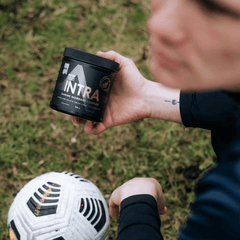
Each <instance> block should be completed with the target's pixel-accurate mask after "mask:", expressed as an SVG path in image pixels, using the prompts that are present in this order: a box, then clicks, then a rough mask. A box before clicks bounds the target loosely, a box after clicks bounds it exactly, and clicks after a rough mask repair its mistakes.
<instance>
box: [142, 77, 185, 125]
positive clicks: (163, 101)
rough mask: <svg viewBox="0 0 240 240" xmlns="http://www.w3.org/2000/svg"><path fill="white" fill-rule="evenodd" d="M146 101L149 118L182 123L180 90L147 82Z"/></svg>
mask: <svg viewBox="0 0 240 240" xmlns="http://www.w3.org/2000/svg"><path fill="white" fill-rule="evenodd" d="M146 101H147V103H148V105H149V108H150V118H157V119H162V120H167V121H171V122H177V123H182V119H181V115H180V90H178V89H171V88H168V87H165V86H164V85H162V84H160V83H156V82H152V81H149V82H148V89H147V99H146Z"/></svg>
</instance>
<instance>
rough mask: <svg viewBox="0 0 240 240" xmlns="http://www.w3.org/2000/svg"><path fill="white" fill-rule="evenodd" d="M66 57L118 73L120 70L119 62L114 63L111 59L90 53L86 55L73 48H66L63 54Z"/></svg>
mask: <svg viewBox="0 0 240 240" xmlns="http://www.w3.org/2000/svg"><path fill="white" fill-rule="evenodd" d="M63 55H64V56H65V57H69V58H73V59H76V60H79V61H83V62H86V63H90V64H93V65H96V66H99V67H103V68H107V69H109V70H111V71H112V72H116V71H117V70H118V66H119V64H118V63H117V62H113V61H111V60H109V59H106V58H102V57H99V56H96V55H93V54H90V53H86V52H83V51H79V50H76V49H73V48H65V52H64V54H63Z"/></svg>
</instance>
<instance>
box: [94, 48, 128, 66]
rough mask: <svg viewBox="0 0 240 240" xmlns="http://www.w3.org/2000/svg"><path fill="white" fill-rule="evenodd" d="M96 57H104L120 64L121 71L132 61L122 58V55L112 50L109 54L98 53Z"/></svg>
mask: <svg viewBox="0 0 240 240" xmlns="http://www.w3.org/2000/svg"><path fill="white" fill-rule="evenodd" d="M96 55H97V56H99V57H103V58H106V59H109V60H111V61H114V62H117V63H119V69H121V68H122V67H124V66H125V65H126V64H128V63H129V61H130V59H129V58H126V57H124V56H122V55H121V54H119V53H117V52H115V51H112V50H111V51H109V52H101V51H98V52H97V54H96Z"/></svg>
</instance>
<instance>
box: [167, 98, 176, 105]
mask: <svg viewBox="0 0 240 240" xmlns="http://www.w3.org/2000/svg"><path fill="white" fill-rule="evenodd" d="M165 102H169V103H171V104H172V105H177V104H178V103H180V102H178V101H177V100H176V99H173V100H172V101H169V100H165Z"/></svg>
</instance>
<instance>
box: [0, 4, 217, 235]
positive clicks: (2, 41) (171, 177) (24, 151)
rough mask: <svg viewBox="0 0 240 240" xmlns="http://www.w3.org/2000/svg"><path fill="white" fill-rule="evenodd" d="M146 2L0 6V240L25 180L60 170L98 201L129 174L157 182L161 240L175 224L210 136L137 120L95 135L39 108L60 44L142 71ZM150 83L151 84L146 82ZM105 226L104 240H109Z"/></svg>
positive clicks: (209, 159)
mask: <svg viewBox="0 0 240 240" xmlns="http://www.w3.org/2000/svg"><path fill="white" fill-rule="evenodd" d="M148 4H149V1H148V0H118V1H110V0H68V1H65V0H0V239H1V240H5V239H9V238H8V228H7V213H8V209H9V207H10V205H11V203H12V201H13V199H14V197H15V196H16V194H17V192H18V191H19V190H20V189H21V188H22V187H23V186H24V185H25V184H26V183H27V182H28V181H30V180H31V179H32V178H34V177H36V176H38V175H41V174H43V173H46V172H50V171H69V172H74V173H76V174H79V175H82V176H83V177H85V178H87V179H89V180H91V181H92V182H93V183H94V184H96V185H97V186H98V187H99V188H100V190H101V191H102V193H103V195H104V196H105V198H106V201H107V202H108V200H109V197H110V195H111V193H112V191H113V190H114V189H115V188H116V187H118V186H119V185H121V184H123V183H124V182H126V181H127V180H130V179H132V178H134V177H154V178H156V179H157V180H158V181H159V182H160V184H161V185H162V188H163V192H164V196H165V199H166V206H167V208H168V214H167V215H165V216H163V217H161V219H162V226H161V231H162V233H163V235H164V237H165V240H168V239H177V237H176V234H177V232H178V230H179V228H181V226H183V225H184V224H185V221H186V216H187V215H188V214H189V213H190V203H191V202H192V201H193V199H194V188H195V185H196V182H197V179H198V178H199V177H200V176H201V174H204V173H205V172H206V171H207V170H208V169H209V167H211V166H212V165H213V164H214V162H215V155H214V153H213V150H212V148H211V145H210V134H209V132H208V131H205V130H200V129H185V128H184V127H183V125H180V124H176V123H170V122H165V121H161V120H156V119H145V120H143V121H138V122H135V123H132V124H127V125H123V126H119V127H115V128H112V129H109V130H107V131H106V132H104V133H102V134H100V135H98V136H95V135H90V134H86V133H85V132H84V130H83V126H78V127H77V126H75V125H74V124H73V123H72V118H71V116H68V115H66V114H62V113H59V112H56V111H54V110H52V109H50V108H49V102H50V99H51V94H52V91H53V88H54V85H55V81H56V79H57V75H58V70H59V67H60V64H61V59H62V56H63V52H64V49H65V47H71V48H76V49H79V50H82V51H86V52H89V53H92V54H96V52H97V51H98V50H101V51H109V50H114V51H117V52H119V53H120V54H122V55H124V56H127V57H129V58H131V59H133V60H134V62H135V63H136V65H137V67H138V68H139V70H140V72H141V73H142V74H143V75H144V77H146V78H148V79H150V80H153V79H152V77H151V75H150V73H149V70H148V61H149V35H148V33H147V31H146V23H147V19H148V17H149V13H150V12H149V6H148ZM153 81H154V80H153ZM116 236H117V220H113V219H112V220H111V231H110V235H109V240H112V239H116Z"/></svg>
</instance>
